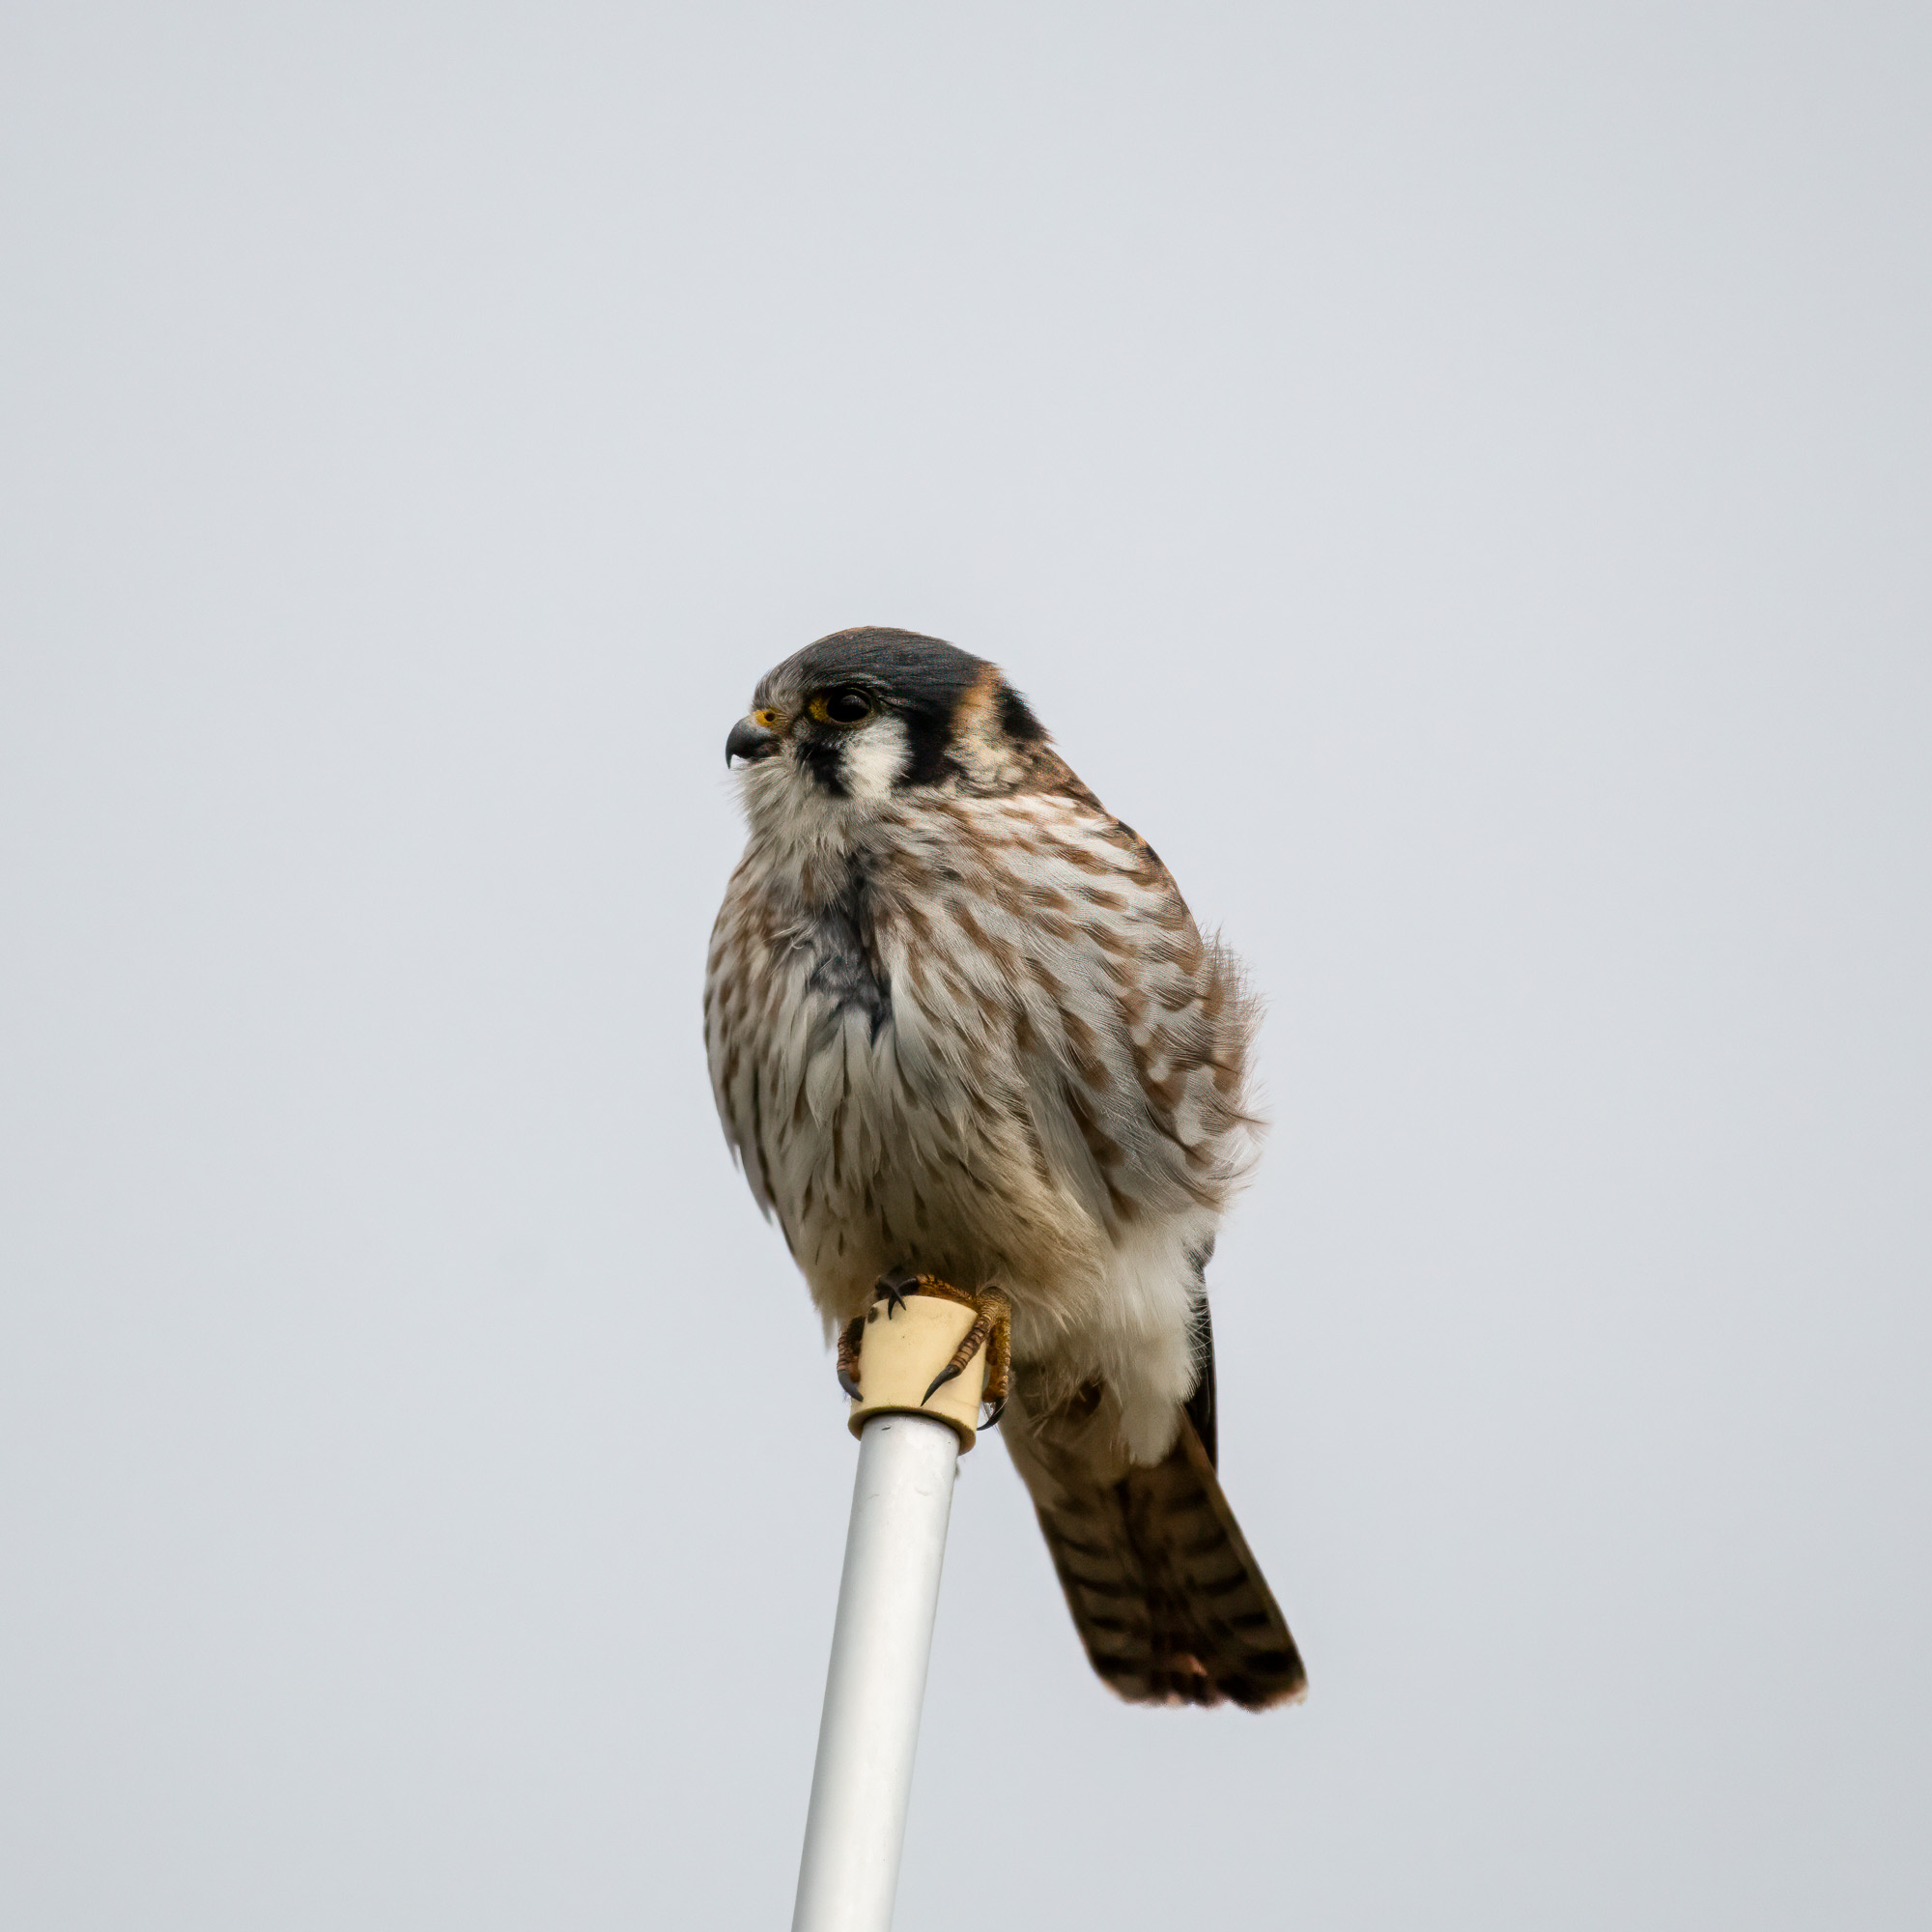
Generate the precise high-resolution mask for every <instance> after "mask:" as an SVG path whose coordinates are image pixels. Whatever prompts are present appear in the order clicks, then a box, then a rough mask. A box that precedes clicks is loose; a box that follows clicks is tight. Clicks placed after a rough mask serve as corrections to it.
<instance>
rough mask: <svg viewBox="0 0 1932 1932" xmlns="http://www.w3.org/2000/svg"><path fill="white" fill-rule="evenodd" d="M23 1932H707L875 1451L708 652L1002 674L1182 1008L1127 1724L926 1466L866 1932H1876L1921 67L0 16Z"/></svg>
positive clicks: (734, 1909)
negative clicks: (872, 1921) (746, 1122)
mask: <svg viewBox="0 0 1932 1932" xmlns="http://www.w3.org/2000/svg"><path fill="white" fill-rule="evenodd" d="M4 42H5V44H4V49H0V94H4V99H0V180H4V247H0V278H4V292H3V293H4V305H3V307H4V324H0V326H4V330H5V346H4V356H3V357H0V385H4V421H0V467H4V472H5V475H4V488H5V500H4V514H3V515H0V545H4V556H0V617H3V618H4V694H3V695H0V807H4V832H3V833H0V837H4V864H5V879H4V907H3V909H0V918H3V919H4V934H3V935H0V937H3V938H4V950H0V982H4V985H3V987H0V1033H3V1035H4V1063H3V1064H0V1141H4V1146H0V1155H4V1181H0V1186H4V1214H0V1244H4V1256H3V1257H0V1259H3V1260H4V1303H3V1304H0V1432H4V1444H0V1552H4V1554H0V1563H4V1576H5V1583H4V1593H5V1599H4V1619H3V1621H4V1631H5V1636H4V1646H5V1657H4V1680H3V1681H0V1773H4V1785H5V1789H4V1793H0V1799H4V1802H3V1803H0V1814H4V1822H0V1832H3V1833H4V1842H0V1874H4V1876H0V1917H4V1918H5V1919H6V1922H7V1923H8V1924H9V1925H10V1926H18V1927H21V1928H31V1932H41V1928H54V1929H55V1932H70V1928H71V1932H83V1928H84V1929H85V1932H95V1928H102V1932H105V1928H129V1932H149V1928H183V1932H229V1929H230V1928H233V1932H260V1928H264V1927H270V1928H275V1932H283V1928H287V1932H322V1928H330V1932H333V1928H349V1927H355V1928H357V1929H358V1932H361V1929H362V1928H376V1929H377V1932H388V1928H397V1932H401V1929H402V1928H411V1932H414V1928H420V1927H425V1926H461V1927H464V1928H466V1932H468V1928H475V1932H497V1928H543V1932H550V1928H556V1927H568V1928H585V1932H590V1929H591V1928H597V1932H602V1928H611V1929H612V1932H615V1928H620V1927H635V1926H640V1925H646V1924H658V1925H662V1924H670V1923H686V1924H717V1925H745V1926H752V1925H775V1924H781V1923H783V1922H784V1920H785V1915H786V1914H787V1913H788V1911H789V1906H790V1897H791V1888H792V1882H793V1875H794V1871H795V1863H796V1857H797V1851H798V1842H799V1833H800V1828H801V1825H802V1822H803V1818H804V1810H805V1799H806V1793H807V1788H808V1784H809V1780H810V1766H811V1753H812V1744H813V1738H814V1735H815V1729H816V1723H817V1715H818V1702H819V1696H820V1691H821V1688H822V1683H823V1670H824V1663H825V1655H826V1647H827V1639H828V1635H829V1632H830V1624H831V1616H832V1609H833V1598H834V1592H835V1588H836V1581H837V1575H838V1560H839V1553H840V1547H841V1541H842V1536H843V1529H844V1519H845V1512H846V1508H847V1503H848V1499H849V1485H850V1472H851V1465H852V1459H853V1445H852V1443H851V1441H850V1439H849V1437H848V1436H847V1435H846V1434H845V1432H844V1429H843V1427H842V1419H841V1407H840V1404H839V1401H838V1395H837V1391H836V1388H835V1385H834V1381H833V1378H832V1372H831V1366H830V1363H829V1361H828V1360H827V1358H826V1357H825V1355H824V1354H823V1353H822V1351H821V1350H820V1345H819V1338H818V1333H817V1329H816V1326H815V1322H814V1321H813V1318H812V1317H811V1315H810V1310H809V1308H808V1304H807V1300H806V1296H805V1293H804V1290H803V1287H802V1285H801V1284H800V1283H799V1281H798V1280H797V1278H796V1277H795V1275H794V1274H793V1272H792V1269H791V1267H790V1264H789V1263H788V1262H787V1260H786V1258H785V1254H784V1250H783V1247H782V1244H781V1240H780V1238H779V1236H778V1235H777V1234H776V1233H775V1232H773V1231H771V1230H768V1229H767V1228H765V1227H764V1225H763V1224H762V1223H761V1222H760V1221H759V1220H758V1219H757V1216H756V1214H755V1212H754V1210H753V1207H752V1205H751V1201H750V1198H749V1196H748V1195H747V1194H746V1192H745V1189H744V1186H743V1184H742V1182H741V1181H740V1179H739V1178H738V1177H737V1175H736V1174H735V1173H734V1172H733V1170H732V1168H731V1165H730V1162H729V1159H728V1157H727V1155H726V1153H725V1147H724V1144H723V1141H722V1139H721V1137H720V1134H719V1132H718V1128H717V1125H716V1123H715V1120H714V1117H713V1113H712V1107H711V1100H710V1095H709V1092H708V1089H707V1086H706V1082H705V1074H704V1066H703V1059H702V1053H701V1048H700V1040H699V1024H698V1010H697V1009H698V988H699V978H700V971H701V964H702V958H703V952H704V946H705V940H706V936H707V933H708V929H709V925H710V921H711V918H712V915H713V913H714V911H715V908H716V905H717V902H718V899H719V896H720V894H721V892H722V889H723V885H724V881H725V874H726V871H727V870H728V868H729V867H730V865H731V863H732V860H733V858H734V856H735V853H736V850H737V847H738V843H739V838H740V832H739V827H738V823H737V819H736V814H735V810H734V806H733V802H732V798H731V795H730V790H729V787H728V785H727V782H726V779H725V770H724V762H723V745H724V739H725V731H726V729H727V728H728V726H729V725H730V724H731V722H732V720H733V719H734V717H736V716H737V715H738V713H739V712H740V711H741V710H742V708H743V706H744V704H745V702H746V700H747V698H748V696H749V694H750V690H751V686H752V684H753V680H754V678H755V677H756V676H757V674H758V673H759V672H761V671H762V670H763V669H765V668H766V667H767V666H768V665H770V664H771V663H773V662H774V661H775V660H777V659H778V658H780V657H781V656H783V655H785V654H786V653H788V652H790V651H791V650H793V649H794V648H796V647H797V646H798V645H800V644H802V643H804V642H806V641H807V640H808V639H811V638H813V637H815V636H817V635H819V634H820V633H822V632H825V631H828V630H831V629H834V628H836V627H838V626H841V625H846V624H853V623H862V622H876V623H888V624H900V625H907V626H911V627H913V628H917V629H922V630H926V631H931V632H935V633H937V634H939V635H941V636H943V637H947V638H950V639H953V640H954V641H956V642H958V643H960V644H962V645H965V646H966V647H968V648H970V649H972V650H975V651H978V652H980V653H982V654H984V655H987V656H991V657H993V658H995V659H997V660H998V661H999V662H1001V663H1002V664H1003V665H1005V666H1006V667H1007V668H1008V669H1009V672H1010V674H1011V675H1012V677H1013V678H1014V680H1015V682H1016V683H1018V684H1019V685H1020V686H1021V688H1022V689H1024V690H1025V691H1027V692H1028V693H1029V694H1030V695H1031V696H1032V697H1033V699H1034V700H1035V703H1036V705H1037V708H1038V710H1039V712H1040V713H1041V715H1042V716H1043V717H1044V719H1045V720H1046V721H1047V723H1048V724H1049V725H1050V726H1051V727H1052V728H1053V729H1054V730H1055V732H1056V733H1057V735H1058V737H1059V739H1060V742H1061V744H1062V747H1063V748H1064V750H1065V753H1066V754H1067V755H1068V757H1069V758H1070V759H1071V760H1072V762H1073V764H1074V765H1075V767H1076V768H1077V769H1078V770H1079V771H1080V772H1081V774H1082V775H1083V776H1084V777H1085V778H1086V779H1087V780H1088V781H1090V782H1091V783H1092V784H1093V785H1094V787H1095V789H1096V790H1098V792H1099V793H1100V794H1101V796H1102V797H1103V798H1105V799H1106V800H1107V801H1108V803H1109V804H1110V805H1111V806H1112V807H1113V808H1114V810H1117V811H1119V812H1120V813H1121V814H1122V816H1123V817H1125V818H1126V819H1127V820H1129V822H1131V823H1132V824H1134V825H1135V826H1136V827H1138V828H1139V829H1140V830H1142V831H1143V832H1145V833H1146V834H1147V835H1148V836H1149V837H1150V838H1151V839H1152V840H1153V842H1154V843H1155V844H1156V845H1157V846H1158V847H1159V849H1160V851H1161V853H1162V854H1163V856H1164V857H1165V858H1167V859H1168V861H1169V862H1170V864H1171V865H1172V866H1173V867H1174V869H1175V871H1176V873H1177V874H1178V876H1179V879H1180V881H1181V884H1182V887H1183V889H1184V890H1185V891H1186V893H1187V895H1188V897H1189V899H1190V901H1191V902H1192V904H1193V906H1194V908H1195V910H1196V912H1197V913H1198V914H1199V915H1200V917H1201V918H1202V920H1203V921H1204V923H1212V924H1220V925H1222V926H1223V927H1224V928H1225V930H1226V932H1227V935H1228V937H1229V939H1230V940H1231V941H1232V942H1233V944H1234V945H1235V946H1236V948H1237V949H1238V950H1239V951H1240V952H1242V953H1243V954H1244V955H1245V956H1246V958H1247V959H1248V961H1249V962H1250V964H1251V965H1252V968H1253V971H1254V975H1255V978H1256V980H1258V982H1259V984H1260V986H1261V988H1262V990H1263V991H1264V994H1265V996H1266V998H1267V1000H1268V1003H1269V1008H1270V1018H1269V1021H1268V1024H1267V1028H1266V1031H1265V1033H1264V1043H1263V1065H1264V1076H1265V1081H1266V1092H1267V1098H1268V1104H1269V1107H1270V1110H1271V1112H1272V1113H1273V1116H1274V1118H1275V1121H1276V1126H1275V1129H1274V1133H1273V1136H1272V1139H1271V1141H1270V1144H1269V1149H1268V1153H1267V1157H1266V1159H1265V1161H1264V1165H1263V1167H1262V1170H1261V1174H1260V1178H1259V1179H1258V1182H1257V1184H1256V1185H1255V1187H1254V1188H1253V1190H1252V1192H1251V1193H1250V1194H1249V1195H1248V1196H1247V1198H1246V1200H1245V1202H1244V1203H1243V1205H1242V1207H1241V1208H1240V1209H1239V1210H1238V1212H1237V1215H1236V1220H1235V1222H1234V1224H1233V1226H1232V1228H1231V1229H1230V1232H1229V1233H1228V1235H1227V1236H1226V1237H1225V1239H1224V1241H1223V1244H1222V1248H1221V1253H1220V1255H1219V1257H1218V1259H1217V1262H1216V1265H1215V1269H1214V1287H1215V1291H1216V1300H1215V1310H1216V1323H1217V1328H1218V1332H1219V1335H1220V1338H1221V1354H1222V1372H1221V1373H1222V1401H1223V1405H1224V1416H1225V1420H1224V1423H1223V1463H1224V1471H1225V1475H1226V1479H1227V1484H1228V1489H1229V1492H1230V1493H1231V1495H1232V1497H1233V1499H1234V1501H1235V1503H1236V1508H1237V1509H1238V1511H1239V1512H1240V1515H1241V1517H1242V1520H1243V1521H1244V1523H1245V1525H1246V1527H1247V1530H1248V1533H1249V1536H1250V1538H1251V1540H1252V1542H1253V1543H1254V1545H1255V1547H1256V1548H1257V1549H1258V1551H1259V1552H1260V1553H1261V1555H1262V1557H1263V1559H1264V1563H1265V1565H1266V1567H1267V1570H1268V1573H1269V1575H1270V1577H1272V1579H1273V1580H1274V1582H1275V1584H1276V1586H1277V1588H1278V1591H1279V1594H1280V1596H1281V1598H1282V1601H1283V1603H1284V1605H1286V1606H1287V1609H1288V1611H1289V1614H1290V1618H1291V1620H1292V1621H1293V1625H1294V1628H1295V1631H1296V1633H1297V1634H1298V1635H1299V1637H1300V1639H1301V1641H1302V1645H1303V1648H1304V1650H1305V1651H1306V1654H1307V1657H1308V1660H1309V1664H1310V1670H1311V1675H1312V1680H1313V1692H1312V1695H1311V1697H1310V1700H1309V1702H1308V1704H1307V1705H1306V1706H1305V1707H1304V1708H1302V1709H1300V1710H1298V1711H1294V1712H1290V1713H1287V1714H1279V1715H1275V1716H1271V1717H1268V1718H1265V1719H1252V1718H1249V1717H1246V1716H1244V1715H1242V1714H1240V1713H1236V1712H1217V1713H1208V1714H1201V1713H1189V1712H1178V1713H1169V1712H1147V1711H1140V1710H1130V1709H1126V1708H1123V1707H1121V1706H1119V1705H1116V1704H1115V1703H1113V1702H1112V1701H1111V1700H1110V1699H1109V1698H1108V1696H1107V1695H1106V1693H1105V1692H1104V1691H1103V1690H1101V1689H1100V1688H1099V1686H1098V1685H1097V1683H1096V1682H1095V1681H1094V1679H1093V1677H1092V1676H1091V1674H1090V1673H1089V1671H1088V1670H1087V1668H1086V1666H1085V1664H1084V1663H1083V1662H1082V1661H1081V1658H1080V1655H1079V1652H1078V1649H1077V1647H1076V1644H1075V1640H1074V1636H1073V1633H1072V1630H1071V1627H1070V1625H1069V1623H1068V1620H1067V1617H1066V1614H1065V1609H1064V1607H1063V1605H1061V1602H1060V1599H1059V1594H1058V1591H1057V1588H1056V1586H1055V1584H1054V1581H1053V1577H1052V1574H1051V1572H1050V1570H1049V1568H1048V1564H1047V1559H1046V1555H1045V1552H1044V1549H1043V1548H1042V1547H1041V1544H1040V1541H1039V1538H1038V1535H1037V1531H1036V1529H1035V1527H1034V1524H1033V1522H1032V1520H1031V1517H1030V1514H1029V1511H1028V1509H1027V1507H1026V1505H1025V1501H1024V1497H1023V1495H1022V1492H1021V1491H1020V1488H1019V1485H1018V1483H1017V1482H1016V1481H1015V1479H1014V1477H1013V1475H1012V1472H1011V1470H1010V1468H1009V1465H1008V1463H1007V1461H1006V1455H1005V1451H1004V1449H1003V1448H1001V1447H1000V1446H999V1444H998V1442H997V1440H996V1439H989V1440H988V1441H987V1443H986V1444H985V1445H984V1446H983V1447H982V1448H981V1450H980V1451H979V1452H978V1453H976V1454H975V1455H974V1456H973V1457H971V1458H970V1459H969V1460H968V1462H967V1463H966V1465H965V1470H964V1475H963V1478H962V1483H961V1488H960V1492H959V1495H958V1498H957V1504H956V1508H955V1512H954V1518H953V1522H954V1530H953V1542H952V1551H951V1555H950V1558H949V1568H948V1577H947V1584H946V1593H945V1598H944V1602H943V1605H942V1608H941V1612H940V1627H939V1634H938V1647H937V1653H936V1658H935V1662H934V1667H933V1677H932V1685H931V1691H930V1695H929V1698H928V1702H927V1707H926V1724H925V1732H924V1741H923V1756H922V1761H921V1767H920V1776H919V1783H918V1788H917V1790H916V1793H915V1798H914V1815H913V1824H912V1833H911V1839H910V1843H909V1847H908V1854H907V1863H906V1868H905V1876H904V1882H903V1886H902V1889H901V1896H900V1922H901V1923H902V1924H904V1925H906V1926H907V1927H921V1928H931V1932H952V1929H953V1928H957V1932H984V1928H985V1927H987V1926H988V1925H1005V1924H1011V1925H1021V1926H1032V1925H1041V1926H1045V1925H1065V1924H1066V1923H1069V1922H1078V1923H1093V1924H1107V1925H1113V1926H1140V1925H1148V1926H1153V1925H1175V1924H1202V1923H1213V1924H1226V1925H1251V1924H1252V1925H1279V1926H1282V1927H1285V1928H1296V1932H1298V1928H1304V1927H1306V1928H1315V1927H1319V1928H1321V1932H1357V1928H1363V1929H1365V1928H1377V1932H1383V1929H1384V1928H1386V1932H1416V1928H1432V1927H1471V1928H1483V1932H1492V1928H1524V1929H1525V1932H1528V1929H1529V1928H1536V1932H1543V1928H1549V1927H1564V1928H1572V1927H1575V1928H1617V1932H1625V1928H1630V1927H1634V1926H1642V1927H1645V1928H1653V1927H1655V1928H1678V1927H1683V1928H1699V1932H1702V1929H1703V1928H1709V1927H1714V1926H1724V1927H1730V1926H1736V1927H1748V1928H1752V1932H1759V1928H1784V1927H1794V1928H1795V1927H1806V1928H1809V1927H1819V1928H1825V1927H1830V1928H1838V1927H1845V1926H1858V1927H1861V1928H1864V1927H1874V1928H1892V1927H1897V1928H1904V1927H1908V1926H1911V1927H1918V1926H1922V1925H1923V1924H1924V1923H1925V1922H1926V1918H1927V1915H1928V1914H1932V1883H1928V1872H1927V1864H1928V1857H1932V1854H1928V1833H1927V1823H1926V1820H1927V1816H1928V1811H1932V1790H1928V1777H1927V1772H1928V1763H1929V1762H1932V1744H1928V1735H1932V1659H1928V1651H1932V1645H1929V1644H1928V1638H1927V1631H1928V1627H1932V1548H1928V1541H1929V1540H1932V1507H1928V1494H1927V1491H1928V1470H1932V1439H1928V1437H1932V1429H1928V1419H1927V1418H1928V1397H1927V1384H1928V1379H1932V1365H1929V1364H1928V1354H1932V1350H1928V1342H1932V1334H1929V1333H1928V1329H1932V1317H1928V1297H1927V1286H1928V1283H1927V1262H1928V1259H1932V1255H1929V1254H1928V1249H1932V1242H1928V1236H1927V1230H1926V1220H1927V1208H1928V1162H1927V1154H1928V1113H1932V1101H1929V1100H1928V1094H1932V1078H1929V1076H1932V1066H1929V1065H1928V1058H1932V1056H1928V1051H1927V1048H1928V1039H1927V1033H1928V1021H1927V1012H1928V1002H1927V989H1928V986H1932V863H1928V861H1932V854H1928V849H1927V848H1928V842H1929V841H1928V816H1932V797H1929V796H1928V794H1932V744H1928V740H1929V739H1932V730H1928V700H1932V649H1928V616H1932V561H1928V558H1932V545H1928V530H1932V489H1929V488H1928V482H1932V478H1928V467H1932V466H1928V448H1932V437H1928V429H1929V428H1932V425H1928V413H1932V410H1928V404H1932V385H1929V384H1928V378H1927V373H1926V349H1927V344H1928V342H1932V299H1928V248H1927V236H1928V233H1932V208H1928V202H1932V191H1928V178H1929V177H1932V162H1929V161H1928V150H1932V137H1928V133H1927V129H1928V128H1932V81H1929V80H1928V75H1932V28H1928V16H1927V14H1925V12H1924V10H1922V9H1919V8H1911V7H1906V6H1902V5H1894V6H1856V5H1852V6H1847V5H1842V4H1840V5H1832V6H1824V5H1812V6H1766V7H1745V6H1725V7H1717V6H1692V7H1662V6H1610V5H1607V4H1601V5H1597V6H1594V7H1582V8H1578V7H1522V6H1518V7H1484V8H1473V7H1472V8H1466V9H1440V8H1430V7H1418V6H1406V7H1405V6H1369V7H1361V6H1340V5H1329V6H1320V7H1315V6H1310V7H1286V6H1284V7H1258V6H1221V7H1213V6H1205V7H1194V8H1189V9H1180V8H1171V7H1170V8H1151V7H1145V6H1107V7H1101V6H1084V5H1083V6H1071V5H1048V6H1045V7H1038V6H1014V5H980V6H978V7H974V8H971V9H966V8H956V9H952V10H943V11H942V10H918V9H913V8H905V7H886V6H879V7H874V8H860V7H853V8H840V9H828V8H818V7H803V8H794V7H778V6H772V7H745V6H719V7H709V8H702V9H700V8H696V7H686V8H680V9H675V10H673V9H670V8H667V7H655V8H653V7H650V6H635V5H624V6H619V5H612V4H576V0H562V4H558V3H557V0H546V4H544V5H542V6H536V5H530V6H526V7H509V6H501V5H489V6H483V7H473V8H458V7H455V6H430V5H423V4H412V0H404V4H401V5H384V6H375V5H367V4H364V5H345V4H340V0H332V3H331V4H330V5H327V6H326V7H325V6H321V5H314V4H298V5H295V6H290V7H274V8H244V7H241V6H231V7H226V8H197V7H186V6H159V7H132V6H120V7H106V6H98V5H90V4H84V0H83V4H72V5H60V6H55V5H51V4H28V5H20V6H15V7H14V8H13V9H11V10H10V11H9V14H8V18H7V23H6V26H5V29H4Z"/></svg>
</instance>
